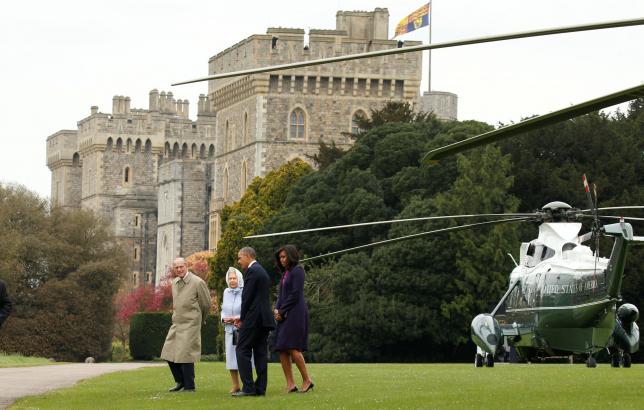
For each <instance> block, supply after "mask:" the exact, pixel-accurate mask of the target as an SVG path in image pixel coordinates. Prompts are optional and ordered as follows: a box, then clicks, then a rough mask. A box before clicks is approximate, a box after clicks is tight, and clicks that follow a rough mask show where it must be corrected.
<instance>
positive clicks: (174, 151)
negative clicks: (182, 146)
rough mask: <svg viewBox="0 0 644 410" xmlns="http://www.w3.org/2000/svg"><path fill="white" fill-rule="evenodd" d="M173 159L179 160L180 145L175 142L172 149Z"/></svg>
mask: <svg viewBox="0 0 644 410" xmlns="http://www.w3.org/2000/svg"><path fill="white" fill-rule="evenodd" d="M172 158H179V143H178V142H175V143H174V146H173V147H172Z"/></svg>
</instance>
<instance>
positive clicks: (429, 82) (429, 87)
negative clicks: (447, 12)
mask: <svg viewBox="0 0 644 410" xmlns="http://www.w3.org/2000/svg"><path fill="white" fill-rule="evenodd" d="M433 14H434V12H433V8H432V0H429V44H432V27H433V24H432V15H433ZM427 54H428V60H427V92H431V91H432V50H429V52H428V53H427Z"/></svg>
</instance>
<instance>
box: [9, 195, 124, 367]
mask: <svg viewBox="0 0 644 410" xmlns="http://www.w3.org/2000/svg"><path fill="white" fill-rule="evenodd" d="M0 231H1V233H0V235H2V240H3V245H4V244H7V246H3V247H2V250H0V252H2V259H1V262H0V276H2V277H3V278H6V281H7V282H8V283H9V284H10V289H11V293H12V298H13V301H14V302H15V311H14V314H13V315H12V316H11V317H10V319H9V320H8V321H7V322H6V327H3V337H2V338H1V339H0V350H3V351H9V352H19V353H23V354H26V355H38V356H44V357H54V358H56V359H61V360H83V359H84V358H85V357H87V356H93V357H96V358H97V359H99V360H100V359H106V358H107V357H109V354H110V352H111V340H112V332H113V326H114V313H113V310H112V309H113V305H112V300H113V298H114V295H115V294H116V291H117V289H118V286H119V284H120V283H121V280H122V277H123V275H124V273H125V271H126V264H125V260H126V257H125V255H124V254H123V253H122V251H121V250H120V248H118V246H117V245H116V243H115V242H114V241H113V239H112V237H111V235H110V234H109V233H108V230H107V227H106V225H105V223H104V222H102V221H100V220H99V219H98V218H96V217H95V216H94V215H93V214H92V213H91V212H89V211H83V210H76V211H66V210H62V209H53V210H51V211H49V210H48V207H47V203H46V201H44V200H42V199H40V198H38V197H37V196H36V195H35V194H33V193H31V192H29V191H27V190H26V189H24V188H22V187H16V186H4V185H0Z"/></svg>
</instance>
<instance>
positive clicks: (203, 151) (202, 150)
mask: <svg viewBox="0 0 644 410" xmlns="http://www.w3.org/2000/svg"><path fill="white" fill-rule="evenodd" d="M199 158H201V159H206V144H201V148H199Z"/></svg>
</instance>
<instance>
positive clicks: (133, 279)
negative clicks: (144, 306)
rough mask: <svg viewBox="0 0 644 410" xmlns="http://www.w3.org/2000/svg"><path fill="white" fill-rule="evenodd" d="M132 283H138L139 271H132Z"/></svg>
mask: <svg viewBox="0 0 644 410" xmlns="http://www.w3.org/2000/svg"><path fill="white" fill-rule="evenodd" d="M132 283H133V284H134V285H135V286H136V285H138V284H139V272H136V271H135V272H132Z"/></svg>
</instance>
